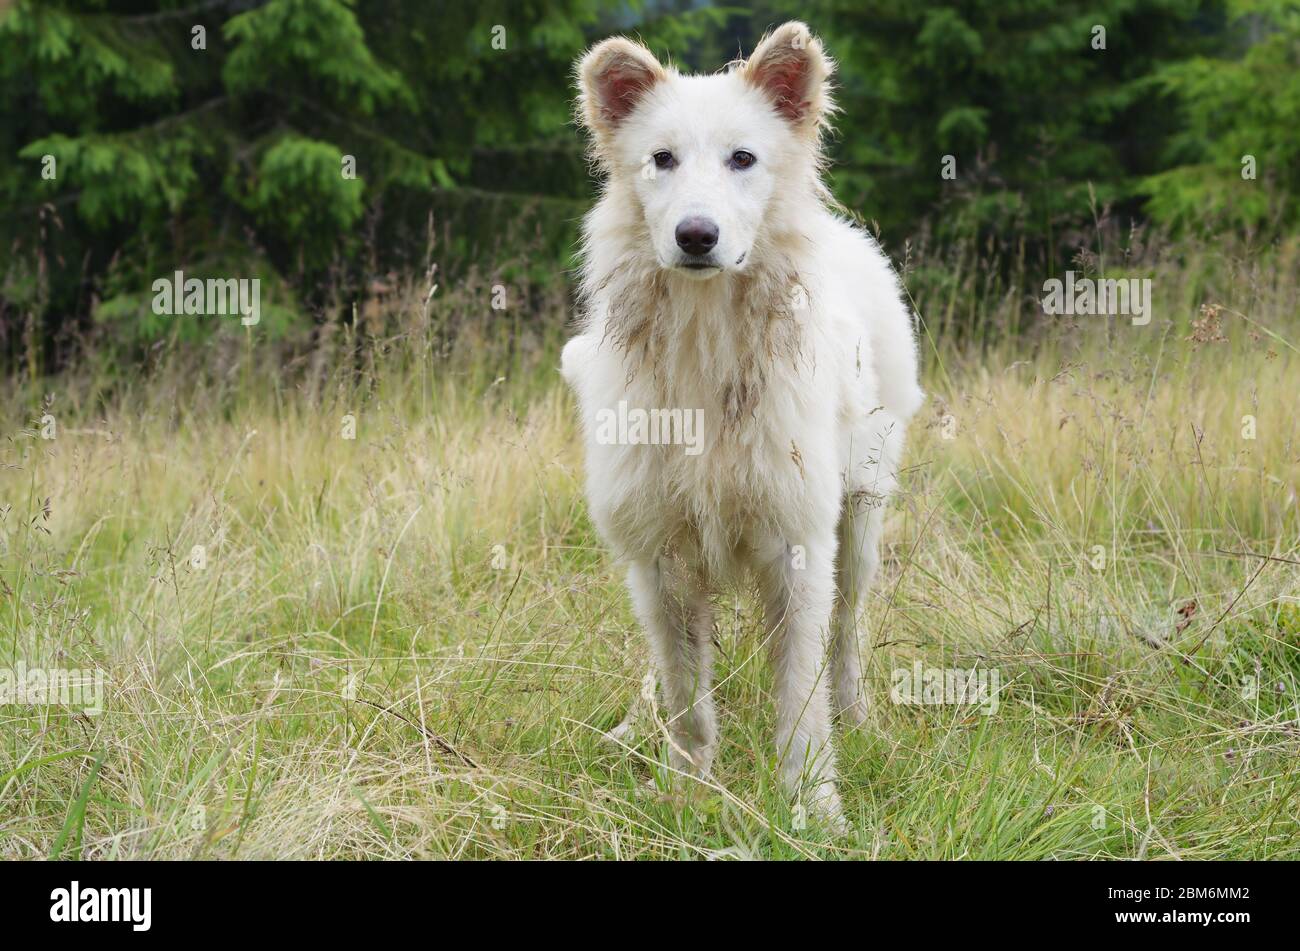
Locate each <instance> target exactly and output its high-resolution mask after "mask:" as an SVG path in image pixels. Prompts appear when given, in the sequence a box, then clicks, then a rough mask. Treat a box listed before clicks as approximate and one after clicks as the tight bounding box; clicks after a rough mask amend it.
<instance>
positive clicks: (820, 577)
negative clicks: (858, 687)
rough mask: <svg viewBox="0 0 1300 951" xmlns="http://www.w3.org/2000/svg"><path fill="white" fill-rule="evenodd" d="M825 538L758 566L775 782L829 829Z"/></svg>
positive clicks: (830, 564)
mask: <svg viewBox="0 0 1300 951" xmlns="http://www.w3.org/2000/svg"><path fill="white" fill-rule="evenodd" d="M834 556H835V545H834V542H833V540H832V541H829V542H828V543H825V544H822V545H813V544H809V545H806V546H805V550H804V555H803V558H802V559H799V560H798V561H797V562H796V560H795V559H794V558H792V557H791V550H790V549H789V547H788V546H786V547H785V550H784V551H782V553H781V556H780V557H778V558H776V559H773V560H772V561H770V562H769V563H768V564H766V565H765V566H763V568H762V569H761V571H760V573H759V574H760V583H761V585H762V589H763V591H762V593H763V604H764V612H765V616H766V621H767V636H768V639H769V650H770V653H771V658H772V672H773V679H774V681H775V685H776V717H777V725H776V743H777V756H778V758H779V761H780V770H781V782H782V784H783V785H784V787H785V789H786V791H787V792H788V793H789V794H790V795H791V796H796V797H799V796H801V794H802V793H803V790H804V789H805V788H806V789H807V794H806V795H805V796H803V797H802V801H803V802H804V804H805V805H806V806H807V807H808V808H809V810H810V811H812V812H814V813H815V814H817V815H819V816H821V818H822V819H824V820H825V821H827V822H828V823H829V824H830V825H832V827H834V828H837V829H838V828H841V827H842V825H843V818H842V810H841V807H840V800H839V794H838V793H837V792H836V790H835V753H834V750H833V749H832V748H831V717H830V697H829V689H828V683H827V681H828V678H827V676H826V665H827V650H826V648H827V642H828V639H829V631H830V619H831V606H832V603H833V600H834V595H835V592H834V575H835V566H834Z"/></svg>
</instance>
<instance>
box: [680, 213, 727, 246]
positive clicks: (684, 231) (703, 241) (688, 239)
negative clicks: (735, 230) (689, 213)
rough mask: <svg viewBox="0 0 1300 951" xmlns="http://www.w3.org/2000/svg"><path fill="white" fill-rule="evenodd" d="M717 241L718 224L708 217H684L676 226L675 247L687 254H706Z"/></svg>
mask: <svg viewBox="0 0 1300 951" xmlns="http://www.w3.org/2000/svg"><path fill="white" fill-rule="evenodd" d="M717 243H718V226H717V225H715V224H714V223H713V222H712V221H710V220H709V219H708V218H685V219H683V220H682V222H681V223H680V224H679V225H678V226H677V247H679V248H681V249H682V250H683V251H685V252H686V253H687V254H694V255H700V254H708V253H709V252H710V251H712V250H713V246H714V245H715V244H717Z"/></svg>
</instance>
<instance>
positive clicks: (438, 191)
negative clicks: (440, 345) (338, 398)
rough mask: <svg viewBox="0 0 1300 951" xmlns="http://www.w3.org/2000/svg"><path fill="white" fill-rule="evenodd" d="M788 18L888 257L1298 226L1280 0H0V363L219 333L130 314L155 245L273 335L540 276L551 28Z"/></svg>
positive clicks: (589, 33)
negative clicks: (1113, 234) (829, 61)
mask: <svg viewBox="0 0 1300 951" xmlns="http://www.w3.org/2000/svg"><path fill="white" fill-rule="evenodd" d="M794 17H797V18H800V19H803V20H805V21H807V22H808V23H809V24H810V25H811V26H812V28H813V30H814V31H815V32H817V33H819V34H820V35H821V36H822V37H823V38H824V39H825V41H826V44H827V47H828V49H829V51H830V52H831V53H832V55H833V56H834V57H835V58H836V60H837V61H838V64H839V71H838V74H837V82H838V87H839V91H838V100H839V103H840V105H841V107H842V110H843V111H842V114H841V115H840V117H839V120H838V123H837V133H836V135H835V138H834V141H833V143H832V147H831V154H832V157H833V174H832V177H833V184H834V188H835V192H836V194H837V196H838V198H839V199H840V200H841V201H842V202H843V203H844V204H845V205H846V206H847V207H848V208H849V209H850V210H852V211H853V212H854V213H855V214H857V215H859V216H860V217H861V219H862V220H863V221H864V222H866V223H867V224H868V225H869V226H870V227H871V228H873V230H875V231H876V232H877V233H878V234H879V236H880V239H881V241H882V243H883V244H884V246H885V248H886V249H887V250H888V251H889V252H890V253H891V254H892V255H894V257H895V258H896V259H901V258H904V257H905V256H907V255H909V254H910V253H911V250H912V249H913V248H914V247H916V246H918V245H921V246H925V247H927V248H930V249H944V248H954V247H975V248H979V249H981V251H980V253H981V254H987V258H988V260H991V261H997V262H1003V264H1002V265H998V266H1006V262H1020V266H1022V267H1023V264H1024V262H1025V261H1026V260H1029V261H1034V262H1038V263H1039V265H1041V268H1042V269H1051V268H1058V267H1061V266H1064V264H1065V262H1068V261H1070V260H1071V259H1072V258H1073V256H1075V255H1077V253H1078V248H1079V246H1080V245H1081V244H1083V243H1085V242H1086V240H1087V238H1086V237H1085V236H1086V235H1087V234H1088V232H1089V229H1095V228H1096V227H1097V225H1098V224H1099V222H1100V221H1102V220H1104V221H1105V222H1106V223H1108V225H1109V226H1110V227H1112V228H1114V229H1117V230H1119V231H1122V232H1128V233H1134V232H1135V231H1145V232H1150V231H1158V232H1160V233H1161V234H1164V235H1169V236H1173V237H1183V236H1195V237H1197V238H1198V239H1199V240H1202V241H1214V240H1215V239H1216V236H1222V235H1225V234H1231V235H1232V236H1233V237H1234V239H1244V240H1245V241H1247V242H1260V243H1268V242H1271V241H1275V240H1277V239H1279V238H1282V237H1285V236H1287V235H1291V234H1294V233H1295V231H1296V230H1297V228H1300V212H1298V211H1297V203H1296V195H1297V193H1298V192H1300V0H1226V2H1225V0H1094V2H1052V0H963V2H952V0H807V2H801V3H787V2H763V3H757V4H754V5H751V6H747V7H741V6H738V5H730V4H712V3H698V2H694V3H693V2H671V0H665V2H652V0H651V2H626V0H624V2H604V0H547V2H511V3H503V2H490V0H489V2H476V3H466V2H440V0H435V2H428V0H419V2H417V0H354V2H353V0H268V2H252V0H175V2H164V3H143V2H110V0H83V2H71V0H18V2H12V0H0V211H2V212H3V213H2V214H0V363H2V364H3V365H4V366H5V368H6V371H7V372H8V371H13V372H20V373H23V374H26V375H30V376H32V377H35V376H38V375H41V374H44V373H48V372H51V371H54V370H58V369H60V368H62V367H66V366H68V365H69V364H70V363H73V362H75V360H76V359H77V356H78V355H79V354H81V353H84V352H86V350H87V348H88V347H91V346H93V347H94V348H95V350H96V352H102V351H103V350H105V349H108V350H110V351H112V352H115V353H120V354H122V355H123V357H127V356H129V355H131V354H135V355H137V356H138V355H139V354H140V353H142V352H146V351H147V350H148V349H149V348H150V347H151V346H156V345H157V344H158V341H159V340H162V339H170V340H172V341H176V340H178V339H180V340H182V341H184V340H193V341H195V342H200V341H203V340H205V339H207V338H210V337H211V335H213V334H216V333H224V334H234V333H237V332H238V331H237V330H236V328H238V327H239V325H238V322H219V321H167V318H164V317H158V316H155V315H154V314H153V313H152V312H151V309H150V301H151V299H152V292H151V289H150V287H151V282H152V281H153V280H154V279H155V278H157V277H159V276H164V275H169V274H171V273H172V272H173V271H175V270H178V269H183V270H184V271H185V273H186V276H187V277H189V276H193V277H222V278H228V277H258V278H261V280H262V286H263V292H262V296H263V304H262V310H263V313H262V322H261V324H260V325H259V326H258V327H256V328H251V329H250V330H249V331H248V332H249V333H255V334H257V335H259V336H261V337H263V338H264V339H268V340H269V339H276V340H282V341H285V342H286V345H288V346H292V345H293V344H294V343H295V342H305V341H309V340H310V339H311V338H312V336H313V335H314V334H317V333H319V332H320V328H321V327H323V326H326V325H329V324H334V323H342V324H349V323H352V322H355V321H357V320H359V319H362V316H359V315H364V314H365V313H366V305H367V302H368V301H372V300H373V299H374V298H375V297H376V296H379V295H382V294H384V293H385V291H386V289H387V288H388V287H390V286H391V284H392V283H393V282H394V281H395V280H396V279H397V278H396V277H395V276H396V275H401V274H412V273H415V274H420V275H426V276H427V275H429V274H430V273H432V272H430V268H431V266H436V269H437V270H436V279H437V280H438V281H440V282H442V283H443V284H444V285H446V284H449V283H455V282H456V281H458V280H462V279H466V278H467V276H468V275H471V274H478V275H480V276H485V277H487V278H489V279H492V280H505V281H510V282H512V283H514V284H517V285H519V286H521V287H523V288H524V289H525V293H526V294H527V293H538V292H539V289H544V290H546V291H547V292H554V291H555V288H556V287H563V286H564V285H565V284H566V283H567V281H568V276H569V269H570V268H571V266H572V264H573V254H574V237H575V234H576V228H577V223H578V220H579V218H580V216H581V214H582V213H583V211H584V210H585V208H586V207H587V205H588V203H589V201H590V199H591V195H592V191H593V187H594V186H593V184H592V182H591V180H590V175H589V171H588V169H587V167H586V164H585V161H584V154H583V146H582V142H581V137H580V134H579V132H578V130H577V129H576V128H575V126H574V124H573V122H572V109H571V97H572V87H571V76H572V63H573V61H574V59H575V58H576V57H577V56H578V55H579V54H580V53H581V52H582V50H583V49H584V48H585V47H587V46H588V45H589V44H590V43H592V42H593V41H595V40H597V39H599V38H601V37H603V36H606V35H609V34H611V33H616V32H622V33H629V34H635V35H638V36H639V37H641V38H642V39H643V40H644V41H645V42H646V43H647V44H648V45H649V46H650V47H651V48H653V49H654V50H655V51H656V53H658V54H659V55H660V56H661V57H665V58H666V57H668V56H669V54H670V52H671V58H672V59H673V61H674V62H676V63H678V64H679V65H681V66H683V67H687V68H690V69H693V70H712V69H716V68H718V67H720V66H722V65H723V64H724V63H726V62H727V61H728V60H729V59H732V58H733V57H736V56H738V55H743V54H746V53H748V52H749V51H750V50H752V48H753V46H754V44H755V42H756V40H757V38H758V37H759V36H760V35H761V34H762V33H763V32H764V31H765V30H767V29H769V28H770V27H772V26H773V25H775V24H777V23H780V22H782V21H783V20H785V19H789V18H794ZM945 156H951V157H952V167H953V168H955V172H956V174H955V177H952V178H945V177H944V176H943V175H942V174H941V171H942V170H943V168H944V162H945V158H944V157H945ZM353 169H354V170H355V177H351V176H350V175H349V174H348V172H349V171H350V170H353ZM1039 273H1041V271H1039ZM978 319H979V318H978V315H977V314H976V315H975V316H974V317H972V318H971V319H970V320H969V321H968V322H975V323H977V322H978ZM242 330H243V328H239V331H242Z"/></svg>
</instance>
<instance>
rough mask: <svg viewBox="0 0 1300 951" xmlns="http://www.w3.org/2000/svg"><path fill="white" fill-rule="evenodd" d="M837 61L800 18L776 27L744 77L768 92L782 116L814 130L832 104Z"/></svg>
mask: <svg viewBox="0 0 1300 951" xmlns="http://www.w3.org/2000/svg"><path fill="white" fill-rule="evenodd" d="M833 70H834V64H833V63H831V61H830V60H829V59H828V58H827V56H826V54H825V53H823V52H822V44H821V42H820V41H819V40H818V39H817V38H816V37H815V36H813V35H812V33H810V32H809V31H808V27H807V26H805V25H804V24H802V23H800V22H799V21H798V20H791V21H790V22H789V23H784V24H782V25H781V26H779V27H777V28H776V30H774V31H773V32H772V33H771V34H769V35H768V36H767V37H766V38H765V39H764V40H763V41H762V42H761V43H759V44H758V49H756V50H754V52H753V54H752V55H750V57H749V59H747V60H745V65H744V66H743V67H742V71H743V75H744V77H745V80H746V81H747V82H749V83H752V84H753V85H754V86H756V87H758V88H759V89H761V90H762V91H763V92H764V93H766V94H767V97H768V98H769V99H770V100H771V101H772V105H773V106H775V107H776V111H777V112H778V113H780V115H781V116H782V118H784V119H786V120H787V121H789V122H791V123H793V124H794V125H796V126H799V127H801V128H807V129H812V130H815V129H816V128H817V127H818V126H819V125H820V123H821V121H822V120H823V119H824V118H825V116H826V114H827V112H829V111H830V110H831V109H832V108H833V107H832V105H831V100H830V95H829V91H828V89H827V85H828V84H827V80H828V79H829V78H830V75H831V72H832V71H833Z"/></svg>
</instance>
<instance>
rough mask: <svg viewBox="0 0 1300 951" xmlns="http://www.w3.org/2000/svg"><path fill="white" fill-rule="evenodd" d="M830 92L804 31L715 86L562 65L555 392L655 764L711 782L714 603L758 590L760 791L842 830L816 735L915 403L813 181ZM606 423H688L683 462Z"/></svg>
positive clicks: (844, 662) (912, 379)
mask: <svg viewBox="0 0 1300 951" xmlns="http://www.w3.org/2000/svg"><path fill="white" fill-rule="evenodd" d="M831 70H832V66H831V63H830V62H829V60H828V59H827V58H826V57H825V55H824V54H823V52H822V49H821V45H820V43H819V42H818V41H817V40H816V39H815V38H814V37H812V36H811V35H810V34H809V32H808V29H807V27H805V26H804V25H803V24H802V23H787V24H785V25H784V26H782V27H780V28H779V29H777V30H776V31H775V32H774V33H772V34H771V35H770V36H768V37H767V38H766V39H764V40H763V42H762V43H761V44H760V45H759V47H758V48H757V49H756V50H755V52H754V53H753V55H752V56H751V57H750V58H749V59H748V60H746V61H745V62H743V63H735V64H732V66H731V67H730V68H728V69H727V70H726V71H725V72H722V73H718V74H715V75H711V76H683V75H680V74H678V73H677V72H676V71H675V70H673V69H672V68H671V67H665V66H663V65H661V64H660V63H658V62H657V61H656V60H655V59H654V57H653V56H652V55H651V54H650V53H649V52H648V51H647V50H646V49H644V48H643V47H641V46H639V45H637V44H635V43H632V42H631V41H629V40H626V39H622V38H615V39H609V40H606V41H604V42H602V43H600V44H599V45H598V46H596V47H595V48H593V49H592V50H591V51H590V52H589V53H588V54H587V55H586V57H584V59H583V60H582V62H581V64H580V65H579V84H580V87H581V97H580V100H579V104H580V105H579V108H580V116H581V118H582V121H583V122H584V123H585V124H586V126H587V127H588V129H589V131H590V132H591V137H592V143H593V157H594V159H595V161H596V163H597V165H598V167H599V168H600V169H601V171H602V172H603V173H604V175H605V186H604V191H603V194H602V197H601V199H600V201H599V203H598V204H597V205H596V206H595V208H593V209H592V211H591V213H590V214H589V215H588V216H587V219H586V222H585V229H584V267H583V282H582V291H583V313H582V317H581V327H580V332H579V333H578V335H577V336H576V337H574V339H572V340H571V341H570V342H569V343H568V344H567V345H566V346H565V348H564V356H563V374H564V377H565V379H566V380H567V381H568V382H569V384H570V385H571V386H572V387H573V389H574V391H575V392H576V394H577V397H578V403H579V405H580V408H581V413H582V421H583V428H584V431H585V435H586V453H587V496H588V501H589V505H590V510H591V515H592V518H593V520H594V521H595V524H596V527H597V529H598V531H599V532H600V534H601V536H602V538H604V539H605V541H606V542H607V543H608V544H609V545H610V546H611V547H612V548H613V549H614V552H615V553H616V555H617V556H618V557H619V558H621V559H624V560H625V561H626V562H627V563H628V565H629V568H628V586H629V588H630V591H631V595H632V601H633V604H634V607H635V610H636V613H637V616H638V618H639V620H640V621H641V623H642V625H643V626H644V627H645V630H646V633H647V635H648V638H649V642H650V648H651V655H652V660H653V664H654V671H655V674H656V677H657V679H658V682H659V688H660V690H661V692H662V698H663V703H664V706H665V711H666V713H667V715H668V717H669V723H670V727H671V740H672V743H671V753H670V761H671V763H672V764H673V765H674V766H675V767H676V768H679V769H681V770H684V771H687V772H690V773H694V774H696V775H705V774H707V773H708V772H709V770H710V767H711V764H712V760H713V756H714V752H715V750H716V748H717V742H718V731H717V723H716V717H715V714H714V703H713V698H712V695H711V692H712V689H713V682H712V660H713V657H712V654H713V626H712V614H711V604H710V594H711V593H712V592H713V591H715V590H716V589H717V588H718V587H719V586H721V585H724V584H730V583H738V582H743V581H744V580H745V579H748V578H753V579H756V580H757V582H758V588H759V591H760V593H761V597H762V600H763V603H764V606H765V613H766V619H767V620H766V627H767V636H768V638H769V643H770V655H771V660H772V666H773V671H774V680H775V685H776V705H777V718H778V723H777V752H778V755H779V758H780V763H781V778H782V781H783V782H784V783H785V785H786V788H787V789H788V791H789V792H790V794H791V795H794V796H802V797H804V798H803V801H804V803H805V804H806V806H807V807H808V808H809V809H810V810H812V811H814V812H815V813H818V814H820V815H821V816H822V817H823V818H824V819H826V820H828V821H830V822H832V823H833V824H839V823H840V822H841V821H842V820H841V807H840V802H839V797H838V794H837V792H836V790H835V766H834V754H833V750H832V746H831V742H830V720H831V713H832V709H834V710H835V712H837V713H839V714H840V716H841V717H842V718H844V719H846V720H848V721H849V722H852V723H855V724H856V723H859V722H861V719H862V717H863V715H864V703H865V701H864V699H863V696H862V691H861V666H860V658H859V644H858V638H857V634H856V627H857V625H856V621H857V616H858V613H859V610H860V608H861V606H862V605H863V603H864V599H865V594H866V591H867V588H868V586H869V585H870V584H871V580H872V577H873V576H874V574H875V572H876V567H877V565H878V563H879V547H880V536H881V530H882V523H883V505H884V502H885V500H886V499H887V497H888V496H889V494H890V493H891V491H892V490H893V489H894V487H895V480H896V473H897V469H898V465H899V460H900V456H901V453H902V448H903V432H904V428H905V426H906V423H907V421H908V420H909V419H910V418H911V417H912V415H913V414H914V413H916V411H917V409H918V408H919V407H920V405H921V403H922V401H923V399H924V396H923V394H922V392H921V390H920V387H919V385H918V381H917V351H916V342H915V339H914V334H913V330H912V321H911V319H910V314H909V311H908V309H907V308H906V307H905V306H904V304H903V302H902V299H901V297H900V291H899V285H898V281H897V278H896V277H895V274H894V272H893V270H892V268H891V267H890V264H889V261H888V259H887V258H886V257H885V255H884V254H883V253H882V252H881V251H880V249H879V248H878V247H877V246H876V244H875V242H874V241H872V239H871V238H870V237H869V236H868V235H867V234H865V233H864V232H863V231H861V230H860V229H858V228H856V227H854V226H853V225H852V224H850V223H849V222H848V221H846V220H844V219H843V218H841V217H839V216H837V215H836V214H835V213H834V211H833V210H832V208H831V202H830V200H829V197H828V193H827V192H826V189H825V187H824V186H823V184H822V181H821V177H820V172H821V164H822V161H821V156H822V153H821V135H822V132H823V128H824V125H825V122H826V119H827V117H828V115H829V114H830V112H831V111H832V110H833V108H834V107H833V104H832V102H831V98H830V94H829V90H828V88H827V86H828V78H829V76H830V74H831ZM701 222H702V223H703V224H701ZM709 225H712V229H710V228H709V227H708V226H709ZM683 229H687V230H686V237H685V238H683ZM691 229H694V230H691ZM701 229H703V230H701ZM710 236H711V237H712V239H713V241H712V244H709V238H710ZM706 246H707V247H706ZM620 403H623V404H625V406H626V407H631V408H634V409H643V410H646V411H650V410H653V409H663V410H682V411H686V412H692V411H695V410H702V416H700V417H699V418H700V419H702V421H703V431H702V433H700V434H697V436H698V438H699V440H700V445H699V446H698V447H697V449H698V450H699V451H698V452H695V453H689V452H686V451H684V447H683V446H682V445H680V444H679V445H673V444H667V445H665V444H663V443H664V442H667V441H668V440H660V441H659V444H648V443H647V442H646V441H645V440H637V439H633V438H628V435H627V434H626V433H623V432H620V435H621V437H622V439H621V442H620V440H619V439H617V438H610V434H611V429H610V427H609V426H607V425H604V423H605V421H607V419H608V413H610V412H613V411H615V409H616V408H617V407H619V405H620ZM665 418H667V417H665ZM678 435H680V434H678ZM832 704H833V707H832Z"/></svg>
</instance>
